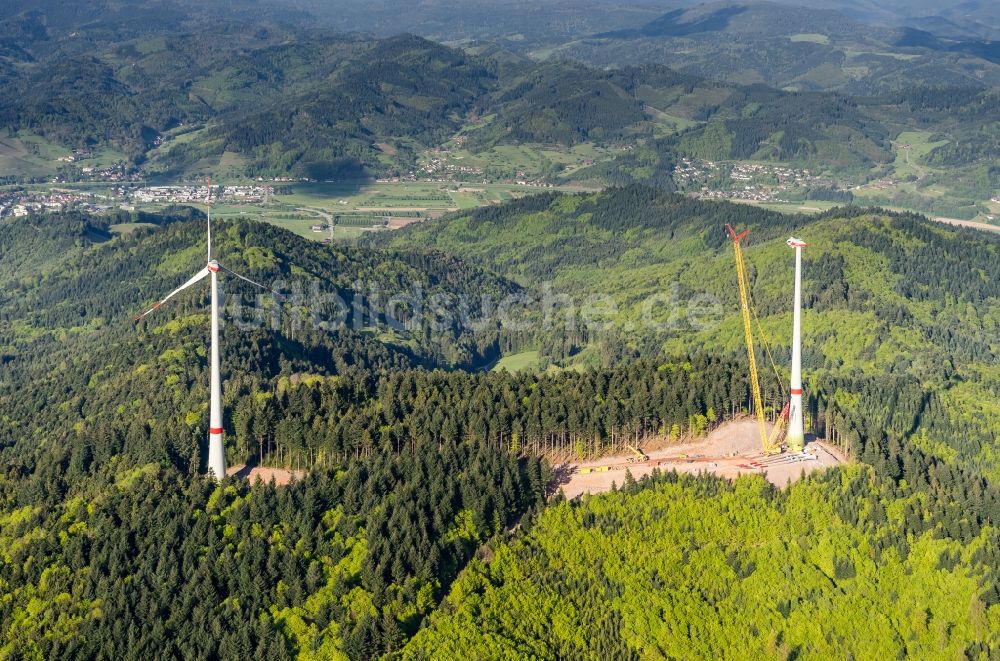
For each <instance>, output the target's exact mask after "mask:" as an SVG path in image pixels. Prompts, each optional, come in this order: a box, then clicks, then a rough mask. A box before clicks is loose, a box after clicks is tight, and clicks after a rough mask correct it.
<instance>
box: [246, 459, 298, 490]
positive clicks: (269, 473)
mask: <svg viewBox="0 0 1000 661" xmlns="http://www.w3.org/2000/svg"><path fill="white" fill-rule="evenodd" d="M305 474H306V472H305V471H301V470H300V471H297V470H286V469H284V468H266V467H263V466H253V467H250V466H246V465H242V464H241V465H239V466H230V467H229V468H228V469H227V470H226V475H229V476H232V475H235V476H237V477H242V478H246V479H247V480H249V482H250V484H253V483H254V482H256V481H257V480H260V481H261V482H270V481H271V480H274V483H275V484H277V485H278V486H279V487H283V486H285V485H286V484H288V483H289V482H291V481H292V479H293V478H294V479H296V480H301V479H302V477H303V476H304V475H305Z"/></svg>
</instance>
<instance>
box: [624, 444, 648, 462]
mask: <svg viewBox="0 0 1000 661" xmlns="http://www.w3.org/2000/svg"><path fill="white" fill-rule="evenodd" d="M625 447H627V448H628V449H629V450H631V451H632V456H631V457H629V458H628V460H629V461H630V462H633V463H639V462H641V461H649V457H648V456H647V455H646V453H645V452H643V451H642V450H640V449H639V448H637V447H634V446H631V445H625Z"/></svg>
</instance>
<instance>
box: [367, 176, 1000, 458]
mask: <svg viewBox="0 0 1000 661" xmlns="http://www.w3.org/2000/svg"><path fill="white" fill-rule="evenodd" d="M726 223H731V224H732V225H734V226H735V227H737V228H739V229H744V228H745V229H749V230H750V238H749V245H748V247H747V248H746V249H745V254H746V256H747V259H748V262H749V275H750V280H751V285H752V293H753V298H754V300H755V302H756V305H757V308H758V310H759V312H760V315H761V323H762V325H763V328H764V330H765V332H766V334H767V336H768V337H769V338H770V340H771V342H772V344H773V345H776V347H777V353H776V357H777V359H778V362H779V364H784V363H785V362H786V361H787V357H788V354H787V353H786V352H787V347H788V343H789V341H790V335H789V329H790V327H791V316H790V311H789V304H790V296H791V293H790V290H791V278H792V270H791V269H792V264H793V262H792V251H791V250H789V249H788V247H787V246H786V245H785V239H786V238H787V237H788V235H791V234H794V235H795V236H798V237H800V238H802V239H804V240H805V241H806V242H808V243H809V247H808V248H807V249H806V251H805V256H804V267H803V268H804V275H803V277H804V285H803V287H804V289H803V291H804V299H803V301H804V306H805V308H806V309H805V312H804V317H803V319H804V321H803V324H804V336H803V337H804V349H803V351H804V354H803V355H804V358H803V360H804V369H805V371H806V373H807V374H808V375H809V376H808V378H809V379H810V381H811V385H812V388H814V389H819V388H821V387H822V388H831V389H834V390H836V389H838V388H840V387H841V386H838V385H836V379H837V378H839V377H842V376H845V375H850V374H860V373H864V374H866V375H868V377H867V378H874V379H875V380H876V381H877V380H878V379H880V378H892V379H899V378H902V379H910V380H912V383H913V385H914V387H915V388H916V390H915V391H913V396H914V397H915V398H916V399H915V400H914V401H912V402H911V403H909V404H907V405H906V408H907V410H912V412H913V413H915V414H916V415H917V419H916V421H915V422H916V423H917V426H923V427H925V429H924V431H923V432H920V434H918V435H916V436H917V438H916V439H915V441H914V442H918V443H921V444H923V447H925V448H926V449H928V450H929V451H933V452H935V453H938V454H939V455H940V456H942V457H949V458H961V459H962V460H963V461H966V462H968V463H969V465H972V466H976V467H977V469H979V470H988V471H990V472H991V474H993V475H997V474H998V473H997V472H996V471H997V468H998V464H997V463H996V461H995V459H994V454H993V449H992V447H993V439H994V438H995V437H996V434H997V431H998V429H997V428H996V427H995V425H994V423H993V421H994V420H996V419H997V415H996V414H997V413H998V411H996V410H995V407H994V405H993V403H992V402H993V400H994V398H993V397H992V395H991V394H990V393H992V392H993V391H994V389H995V388H996V387H997V385H998V384H997V374H996V371H995V369H994V367H993V366H994V363H995V361H996V360H997V357H998V356H997V351H998V348H1000V347H998V342H997V337H996V331H995V329H996V327H997V322H998V321H1000V318H998V315H1000V288H998V285H997V282H998V281H1000V272H998V270H997V269H998V266H997V265H998V261H997V259H996V256H997V254H998V253H1000V238H998V237H995V236H993V235H991V234H987V233H981V232H976V231H974V230H965V229H957V228H952V227H947V226H942V225H940V224H935V223H932V222H930V221H928V220H925V219H923V218H920V217H918V216H914V215H908V214H895V213H889V212H882V211H871V210H861V209H851V208H842V209H834V210H831V211H829V212H827V213H825V214H822V215H818V216H787V215H782V214H778V213H774V212H769V211H765V210H762V209H758V208H754V207H751V206H747V205H733V204H728V203H716V202H706V201H699V200H694V199H691V198H688V197H684V196H680V195H673V194H667V193H661V192H657V191H655V190H653V189H649V188H641V187H631V188H622V189H611V190H608V191H606V192H603V193H599V194H580V195H562V194H552V195H548V196H539V197H535V198H530V199H526V200H522V201H519V202H515V203H511V204H509V205H505V206H501V207H494V208H486V209H480V210H476V211H472V212H468V213H462V214H456V215H453V216H451V217H448V218H445V219H442V220H440V221H436V222H433V223H431V222H428V223H426V224H422V225H419V226H413V227H410V228H407V229H406V230H404V231H401V232H398V233H393V234H392V235H388V236H385V237H382V239H381V240H383V241H385V242H387V243H388V244H389V245H400V246H402V245H406V246H407V247H418V246H423V247H424V249H433V250H440V251H445V252H448V253H451V254H456V255H462V256H463V257H465V258H467V259H472V260H475V261H476V262H477V263H480V264H484V265H487V266H488V267H490V268H492V269H494V270H495V271H496V272H497V273H499V274H501V275H504V276H506V277H508V278H511V279H513V280H516V281H517V282H519V283H520V284H522V285H523V286H525V287H533V288H538V287H542V286H543V284H544V283H550V286H551V288H552V291H554V292H556V293H558V294H560V295H563V294H568V295H570V296H573V297H574V300H575V301H576V304H577V306H578V310H581V309H582V307H581V306H582V305H583V303H584V302H585V300H586V297H588V296H593V295H603V296H607V297H610V300H611V301H613V303H614V313H613V314H610V315H604V316H600V317H598V318H597V319H596V320H595V321H596V322H598V325H596V326H595V327H594V328H591V332H590V333H586V332H584V331H583V330H582V329H581V328H580V327H581V326H582V325H583V324H582V322H581V319H582V317H578V319H577V321H578V326H577V333H576V341H575V343H574V342H570V343H565V342H559V341H554V340H550V341H542V342H540V343H539V344H538V345H537V346H536V347H535V348H536V349H538V350H540V351H541V352H542V353H543V354H544V355H547V356H548V357H549V358H550V359H551V360H553V361H554V362H556V363H557V364H562V365H578V364H589V363H591V362H593V361H595V360H596V361H598V362H599V361H600V356H602V355H603V356H606V355H607V351H606V350H605V349H604V348H603V346H602V343H603V342H604V341H605V339H606V338H607V337H608V336H609V335H610V336H615V337H622V338H627V340H626V341H627V342H628V343H629V344H630V345H631V346H632V348H633V349H635V350H638V351H640V352H643V353H646V354H649V353H656V352H660V351H663V350H665V349H666V350H668V351H679V350H685V349H687V348H690V347H713V348H716V349H718V350H725V351H729V352H733V353H738V352H739V351H740V350H741V349H740V347H741V346H742V331H741V326H740V320H739V315H738V311H739V306H738V302H737V292H736V275H735V267H734V264H733V258H732V248H731V245H730V241H729V238H728V234H727V233H726V230H725V224H726ZM657 296H660V297H665V298H664V299H663V300H665V301H668V302H667V303H664V302H663V301H660V302H657V303H656V304H655V305H651V304H650V301H653V302H656V301H657V299H655V298H653V297H657ZM706 296H707V299H706V298H705V297H706ZM705 300H708V301H709V302H711V303H713V304H717V305H718V307H717V308H710V310H714V314H716V315H717V316H716V317H714V320H715V321H716V322H717V323H708V324H704V325H702V324H692V323H690V321H691V319H694V320H695V321H697V320H698V319H699V318H698V317H688V316H687V312H686V310H687V309H688V306H689V304H691V303H692V302H697V301H702V302H703V301H705ZM561 315H562V312H559V317H558V318H561ZM605 322H606V323H607V324H608V325H609V327H610V330H608V329H603V330H600V329H601V328H602V326H601V325H602V324H604V323H605ZM626 329H627V330H626ZM831 379H832V380H831ZM824 384H825V385H824ZM807 389H808V388H807ZM918 393H922V394H918ZM845 395H846V393H845ZM908 396H909V395H908ZM873 406H875V408H876V409H877V408H878V406H877V405H875V404H874V403H873ZM883 415H890V417H891V414H889V413H888V412H886V413H885V414H882V413H880V414H878V416H877V418H878V419H881V418H882V416H883ZM905 417H906V416H904V418H905ZM884 424H886V425H888V427H890V428H892V429H895V430H896V431H895V432H894V433H898V434H900V435H902V436H901V437H905V436H907V435H910V434H914V433H915V432H916V430H917V427H908V426H907V425H908V424H914V420H913V419H912V418H910V422H909V423H907V422H905V421H904V419H897V420H895V421H894V422H892V421H889V420H886V421H885V422H884Z"/></svg>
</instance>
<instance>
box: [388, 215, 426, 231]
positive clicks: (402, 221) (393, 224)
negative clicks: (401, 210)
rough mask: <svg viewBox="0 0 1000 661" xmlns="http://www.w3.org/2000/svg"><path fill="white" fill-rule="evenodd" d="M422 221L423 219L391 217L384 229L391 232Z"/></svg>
mask: <svg viewBox="0 0 1000 661" xmlns="http://www.w3.org/2000/svg"><path fill="white" fill-rule="evenodd" d="M423 220H424V219H423V218H398V217H396V216H393V217H391V218H389V223H388V224H387V225H386V227H387V228H389V229H391V230H398V229H402V228H404V227H406V226H407V225H412V224H413V223H419V222H423Z"/></svg>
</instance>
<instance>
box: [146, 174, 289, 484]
mask: <svg viewBox="0 0 1000 661" xmlns="http://www.w3.org/2000/svg"><path fill="white" fill-rule="evenodd" d="M205 206H206V207H207V208H208V263H207V264H206V265H205V268H203V269H202V270H200V271H198V272H197V273H195V274H194V275H193V276H191V279H190V280H188V281H187V282H185V283H184V284H183V285H181V286H180V287H178V288H177V289H175V290H173V291H172V292H170V293H169V294H167V296H166V298H164V299H163V300H161V301H159V302H158V303H157V304H156V305H154V306H153V307H151V308H149V309H148V310H146V311H145V312H143V313H142V314H140V315H138V316H136V318H135V320H136V321H139V320H140V319H142V318H144V317H145V316H146V315H148V314H150V313H151V312H153V311H154V310H157V309H158V308H159V307H160V306H161V305H163V304H164V303H166V302H167V301H168V300H170V299H171V298H173V297H174V296H175V295H177V294H178V293H180V292H182V291H184V290H185V289H187V288H188V287H190V286H191V285H194V284H196V283H197V282H199V281H201V280H202V279H203V278H205V277H206V276H211V278H212V339H211V345H210V348H211V351H210V353H211V358H210V367H211V376H210V384H211V388H210V389H211V394H210V396H209V420H208V473H209V475H211V476H212V477H214V478H215V479H217V480H221V479H222V478H223V477H225V476H226V452H225V446H224V445H223V444H222V381H221V377H220V376H219V278H218V275H219V271H220V270H221V271H225V272H227V273H230V274H232V275H234V276H236V277H237V278H239V279H240V280H245V281H246V282H249V283H250V284H252V285H255V286H257V287H260V288H261V289H264V290H266V291H269V292H271V293H273V294H275V295H276V296H278V298H279V299H280V298H282V296H281V294H279V293H278V292H276V291H274V290H273V289H271V288H270V287H265V286H264V285H262V284H260V283H259V282H255V281H253V280H251V279H250V278H247V277H246V276H243V275H240V274H239V273H237V272H235V271H233V270H231V269H228V268H226V267H225V266H223V265H222V264H220V263H219V262H218V261H217V260H215V259H212V180H211V179H209V180H208V195H207V196H206V198H205Z"/></svg>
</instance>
